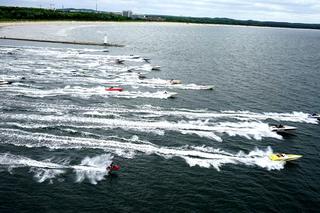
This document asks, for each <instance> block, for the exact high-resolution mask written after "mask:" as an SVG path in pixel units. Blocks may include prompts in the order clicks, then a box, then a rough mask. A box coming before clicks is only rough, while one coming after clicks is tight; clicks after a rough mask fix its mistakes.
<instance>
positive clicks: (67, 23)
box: [0, 21, 249, 27]
mask: <svg viewBox="0 0 320 213" xmlns="http://www.w3.org/2000/svg"><path fill="white" fill-rule="evenodd" d="M37 24H45V25H57V24H58V25H60V24H64V25H72V24H83V25H92V24H97V25H107V24H126V25H131V24H135V25H171V26H178V25H180V26H181V25H185V26H216V27H221V26H228V27H249V26H241V25H224V24H201V23H181V22H138V21H137V22H115V21H9V22H0V27H7V26H18V25H37Z"/></svg>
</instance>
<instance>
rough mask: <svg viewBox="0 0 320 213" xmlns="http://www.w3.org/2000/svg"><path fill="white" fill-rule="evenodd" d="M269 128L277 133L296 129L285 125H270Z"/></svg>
mask: <svg viewBox="0 0 320 213" xmlns="http://www.w3.org/2000/svg"><path fill="white" fill-rule="evenodd" d="M270 129H271V131H273V132H278V133H289V132H291V131H294V130H296V129H297V127H294V126H287V125H282V124H279V125H270Z"/></svg>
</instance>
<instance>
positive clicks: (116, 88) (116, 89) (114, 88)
mask: <svg viewBox="0 0 320 213" xmlns="http://www.w3.org/2000/svg"><path fill="white" fill-rule="evenodd" d="M106 91H118V92H121V91H123V88H121V87H109V88H106Z"/></svg>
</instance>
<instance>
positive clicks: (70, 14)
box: [0, 6, 320, 29]
mask: <svg viewBox="0 0 320 213" xmlns="http://www.w3.org/2000/svg"><path fill="white" fill-rule="evenodd" d="M28 20H30V21H35V20H36V21H40V20H74V21H162V22H163V21H165V22H182V23H198V24H226V25H243V26H261V27H285V28H305V29H320V24H302V23H288V22H270V21H253V20H235V19H228V18H194V17H182V16H159V15H147V16H145V17H143V18H142V17H141V16H137V17H134V18H128V17H124V16H121V15H120V14H115V13H108V12H98V13H96V12H95V11H94V10H75V9H74V10H73V9H64V10H49V9H40V8H25V7H1V6H0V21H28Z"/></svg>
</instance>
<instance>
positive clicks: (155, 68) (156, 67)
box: [151, 66, 161, 71]
mask: <svg viewBox="0 0 320 213" xmlns="http://www.w3.org/2000/svg"><path fill="white" fill-rule="evenodd" d="M160 69H161V67H160V66H153V67H152V68H151V70H157V71H159V70H160Z"/></svg>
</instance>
